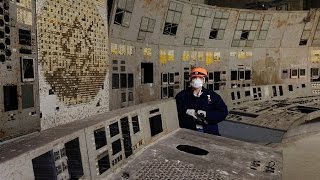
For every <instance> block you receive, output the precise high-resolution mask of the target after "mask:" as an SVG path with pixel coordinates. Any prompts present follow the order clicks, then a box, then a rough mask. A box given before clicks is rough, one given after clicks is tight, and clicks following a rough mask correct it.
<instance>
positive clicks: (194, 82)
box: [190, 78, 204, 89]
mask: <svg viewBox="0 0 320 180" xmlns="http://www.w3.org/2000/svg"><path fill="white" fill-rule="evenodd" d="M203 83H204V79H203V78H194V79H192V80H191V83H190V84H191V86H192V87H194V88H196V89H199V88H201V87H202V86H203Z"/></svg>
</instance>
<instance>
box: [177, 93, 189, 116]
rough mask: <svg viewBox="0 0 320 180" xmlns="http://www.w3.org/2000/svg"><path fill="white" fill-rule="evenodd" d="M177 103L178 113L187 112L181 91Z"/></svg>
mask: <svg viewBox="0 0 320 180" xmlns="http://www.w3.org/2000/svg"><path fill="white" fill-rule="evenodd" d="M176 104H177V110H178V114H180V115H182V114H185V113H186V111H187V107H186V106H185V103H184V102H183V98H182V97H181V94H180V93H178V94H177V95H176Z"/></svg>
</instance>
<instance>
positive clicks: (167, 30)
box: [162, 2, 183, 36]
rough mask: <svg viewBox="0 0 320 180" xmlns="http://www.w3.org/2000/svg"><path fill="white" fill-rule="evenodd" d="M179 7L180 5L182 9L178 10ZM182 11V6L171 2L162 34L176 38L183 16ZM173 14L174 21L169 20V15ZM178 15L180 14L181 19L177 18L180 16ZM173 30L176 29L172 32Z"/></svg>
mask: <svg viewBox="0 0 320 180" xmlns="http://www.w3.org/2000/svg"><path fill="white" fill-rule="evenodd" d="M174 4H175V5H174ZM177 5H179V6H180V7H181V9H180V8H179V9H178V8H177V7H178V6H177ZM172 6H174V7H172ZM182 9H183V5H182V4H180V3H176V2H170V6H169V8H168V11H167V15H166V21H165V25H164V27H163V32H162V34H163V35H170V36H175V35H176V34H177V31H178V26H179V22H180V19H181V15H182ZM172 13H173V17H172V20H170V19H169V20H168V17H170V16H169V14H172ZM178 14H180V17H179V18H176V16H179V15H178ZM172 29H175V30H174V32H172Z"/></svg>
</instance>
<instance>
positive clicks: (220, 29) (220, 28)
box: [209, 11, 229, 40]
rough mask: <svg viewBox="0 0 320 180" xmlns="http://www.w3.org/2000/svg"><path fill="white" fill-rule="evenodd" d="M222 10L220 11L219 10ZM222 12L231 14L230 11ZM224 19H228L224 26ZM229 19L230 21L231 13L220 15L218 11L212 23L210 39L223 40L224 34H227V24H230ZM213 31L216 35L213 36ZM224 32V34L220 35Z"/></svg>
mask: <svg viewBox="0 0 320 180" xmlns="http://www.w3.org/2000/svg"><path fill="white" fill-rule="evenodd" d="M219 12H220V11H219ZM221 13H222V14H227V13H228V14H229V12H221ZM222 21H226V25H225V26H222V25H221V24H222V23H221V22H222ZM228 21H229V15H226V16H224V15H221V16H220V15H218V13H217V12H216V14H215V16H214V18H213V21H212V24H211V31H210V34H209V39H215V40H223V38H224V34H225V30H226V28H227V25H228ZM215 22H219V23H215ZM213 32H216V36H215V37H213V36H212V33H213ZM220 34H222V35H220Z"/></svg>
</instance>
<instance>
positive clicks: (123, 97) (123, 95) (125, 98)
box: [121, 92, 127, 103]
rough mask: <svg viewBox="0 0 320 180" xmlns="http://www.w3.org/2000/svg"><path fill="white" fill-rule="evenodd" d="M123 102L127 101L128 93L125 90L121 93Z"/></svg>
mask: <svg viewBox="0 0 320 180" xmlns="http://www.w3.org/2000/svg"><path fill="white" fill-rule="evenodd" d="M121 102H123V103H124V102H127V94H126V93H125V92H123V93H121Z"/></svg>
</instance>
